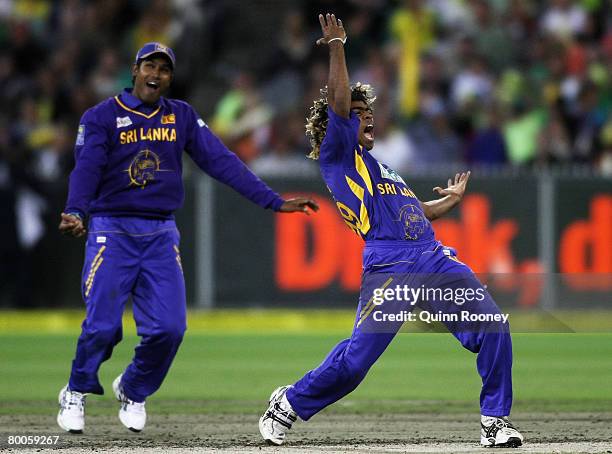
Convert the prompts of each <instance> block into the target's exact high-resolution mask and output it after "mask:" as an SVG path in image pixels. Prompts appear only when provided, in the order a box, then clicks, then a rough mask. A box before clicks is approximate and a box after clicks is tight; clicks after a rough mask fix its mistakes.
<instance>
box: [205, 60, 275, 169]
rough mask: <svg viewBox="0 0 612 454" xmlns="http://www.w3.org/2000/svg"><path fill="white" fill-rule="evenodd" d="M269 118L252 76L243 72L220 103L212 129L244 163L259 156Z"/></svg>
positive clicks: (269, 111)
mask: <svg viewBox="0 0 612 454" xmlns="http://www.w3.org/2000/svg"><path fill="white" fill-rule="evenodd" d="M272 116H273V111H272V109H271V108H270V107H269V106H268V105H266V104H265V103H264V102H263V100H262V96H261V94H260V92H259V89H258V87H257V86H256V85H255V81H254V78H253V75H252V74H251V73H247V72H242V73H240V74H238V75H236V76H235V77H234V81H233V89H232V90H230V91H228V92H227V93H226V94H225V96H224V97H223V98H222V99H221V100H220V101H219V104H218V105H217V109H216V111H215V115H214V117H213V120H212V128H213V130H214V131H215V132H216V133H217V134H219V136H220V137H221V138H222V140H223V141H224V142H226V143H227V145H228V147H229V148H231V149H232V150H233V151H234V152H235V153H236V154H237V155H238V156H239V157H240V158H241V159H242V160H243V161H245V162H249V161H251V160H253V159H255V158H256V157H257V156H258V155H259V153H260V151H261V143H262V142H264V141H265V140H266V138H267V135H268V133H269V121H270V119H271V118H272Z"/></svg>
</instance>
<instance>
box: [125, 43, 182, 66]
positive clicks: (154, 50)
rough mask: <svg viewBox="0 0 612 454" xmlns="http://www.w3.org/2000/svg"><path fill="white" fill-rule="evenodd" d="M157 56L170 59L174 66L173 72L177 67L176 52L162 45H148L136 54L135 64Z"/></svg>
mask: <svg viewBox="0 0 612 454" xmlns="http://www.w3.org/2000/svg"><path fill="white" fill-rule="evenodd" d="M155 54H163V55H165V56H166V57H168V58H169V59H170V63H171V64H172V70H174V67H175V66H176V58H175V57H174V51H173V50H172V49H170V48H169V47H168V46H164V45H163V44H162V43H147V44H145V45H144V46H142V48H141V49H140V50H139V51H138V52H137V53H136V60H135V61H134V63H135V64H138V62H139V61H140V60H142V59H145V58H147V57H150V56H151V55H155Z"/></svg>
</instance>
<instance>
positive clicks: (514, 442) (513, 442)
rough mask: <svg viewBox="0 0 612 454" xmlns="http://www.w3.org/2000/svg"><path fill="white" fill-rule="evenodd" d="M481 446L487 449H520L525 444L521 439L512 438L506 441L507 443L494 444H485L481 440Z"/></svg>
mask: <svg viewBox="0 0 612 454" xmlns="http://www.w3.org/2000/svg"><path fill="white" fill-rule="evenodd" d="M480 444H481V446H483V447H485V448H518V447H520V446H522V444H523V442H522V441H521V439H520V438H517V437H510V438H508V441H506V442H505V443H495V442H492V443H491V444H485V443H483V442H482V440H481V442H480Z"/></svg>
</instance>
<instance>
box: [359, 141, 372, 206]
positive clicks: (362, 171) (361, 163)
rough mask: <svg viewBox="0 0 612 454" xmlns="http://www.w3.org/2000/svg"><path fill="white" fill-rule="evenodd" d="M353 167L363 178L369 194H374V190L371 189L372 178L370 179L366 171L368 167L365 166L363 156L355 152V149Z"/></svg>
mask: <svg viewBox="0 0 612 454" xmlns="http://www.w3.org/2000/svg"><path fill="white" fill-rule="evenodd" d="M355 168H356V169H357V173H358V174H359V176H360V177H361V178H362V179H363V182H364V183H365V185H366V187H367V188H368V192H369V193H370V195H371V196H374V191H373V189H372V180H371V179H370V173H369V172H368V168H367V167H366V164H365V162H364V161H363V158H362V157H361V156H360V155H359V153H357V150H355Z"/></svg>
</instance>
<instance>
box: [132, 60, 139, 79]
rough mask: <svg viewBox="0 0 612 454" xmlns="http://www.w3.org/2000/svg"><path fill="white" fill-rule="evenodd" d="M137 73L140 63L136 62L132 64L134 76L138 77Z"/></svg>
mask: <svg viewBox="0 0 612 454" xmlns="http://www.w3.org/2000/svg"><path fill="white" fill-rule="evenodd" d="M136 74H138V64H136V63H134V64H133V65H132V76H134V77H136Z"/></svg>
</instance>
